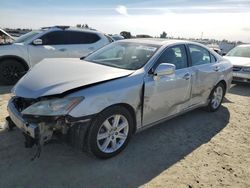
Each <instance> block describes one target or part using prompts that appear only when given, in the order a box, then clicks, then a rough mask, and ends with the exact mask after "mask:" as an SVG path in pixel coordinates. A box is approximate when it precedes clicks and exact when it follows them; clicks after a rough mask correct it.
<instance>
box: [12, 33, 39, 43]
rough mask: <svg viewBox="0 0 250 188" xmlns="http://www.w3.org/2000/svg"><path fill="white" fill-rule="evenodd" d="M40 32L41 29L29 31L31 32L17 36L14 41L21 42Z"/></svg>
mask: <svg viewBox="0 0 250 188" xmlns="http://www.w3.org/2000/svg"><path fill="white" fill-rule="evenodd" d="M39 33H41V31H31V32H28V33H26V34H24V35H22V36H20V37H18V38H17V39H16V40H15V43H23V42H25V41H27V40H29V39H31V38H33V37H34V36H36V35H37V34H39Z"/></svg>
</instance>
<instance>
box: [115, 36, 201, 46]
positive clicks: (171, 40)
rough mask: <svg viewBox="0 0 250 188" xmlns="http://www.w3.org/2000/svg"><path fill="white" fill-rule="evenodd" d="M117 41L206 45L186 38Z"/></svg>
mask: <svg viewBox="0 0 250 188" xmlns="http://www.w3.org/2000/svg"><path fill="white" fill-rule="evenodd" d="M117 42H133V43H141V44H149V45H150V44H151V45H157V46H167V45H171V44H177V43H188V44H197V45H200V46H204V45H202V44H200V43H197V42H191V41H186V40H175V39H161V38H136V39H125V40H121V41H117Z"/></svg>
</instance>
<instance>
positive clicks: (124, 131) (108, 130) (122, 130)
mask: <svg viewBox="0 0 250 188" xmlns="http://www.w3.org/2000/svg"><path fill="white" fill-rule="evenodd" d="M128 133H129V123H128V120H127V119H126V117H125V116H123V115H120V114H116V115H112V116H110V117H109V118H107V119H106V120H105V121H104V122H103V123H102V125H101V126H100V128H99V131H98V134H97V145H98V148H99V149H100V150H101V151H102V152H104V153H113V152H115V151H117V150H118V149H119V148H121V147H122V145H123V144H124V143H125V141H126V139H127V137H128Z"/></svg>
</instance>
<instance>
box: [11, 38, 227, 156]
mask: <svg viewBox="0 0 250 188" xmlns="http://www.w3.org/2000/svg"><path fill="white" fill-rule="evenodd" d="M48 67H50V68H49V69H48ZM62 75H63V76H62ZM231 80H232V65H231V63H230V62H229V61H227V60H225V59H224V58H223V57H221V56H219V55H218V54H217V53H216V52H214V51H212V50H210V49H209V48H207V47H205V46H203V45H201V44H198V43H194V42H187V41H175V40H160V39H131V40H121V41H117V42H114V43H112V44H109V45H107V46H105V47H103V48H101V49H99V50H97V51H96V52H94V53H92V54H91V55H89V56H87V57H86V58H85V59H84V60H80V59H53V60H52V59H51V60H44V62H41V63H39V64H38V65H36V66H35V67H34V68H33V69H32V70H31V71H29V72H28V73H27V74H26V75H25V76H24V77H23V78H22V79H21V80H20V81H19V82H18V83H17V84H16V85H15V87H14V89H13V97H12V98H11V99H10V101H9V103H8V111H9V115H10V118H11V121H9V123H10V124H13V123H14V124H15V125H16V126H17V127H18V128H20V129H21V130H22V131H23V132H24V133H25V135H26V143H29V144H28V146H32V145H33V144H34V143H38V144H39V145H43V143H44V142H47V141H49V140H50V139H51V138H52V136H53V134H54V133H55V132H60V133H62V134H63V135H69V136H70V138H71V139H70V140H73V141H72V142H73V143H74V145H76V146H77V147H79V148H80V149H83V148H84V149H85V150H86V151H88V152H90V153H92V154H94V155H95V156H97V157H100V158H109V157H113V156H115V155H116V154H118V153H119V152H121V151H122V150H123V149H124V148H125V147H126V145H127V144H128V142H129V140H130V138H131V136H132V135H133V134H135V133H137V132H138V131H140V130H143V129H145V128H148V127H150V126H152V125H155V124H158V123H160V122H162V121H165V120H167V119H170V118H173V117H175V116H177V115H179V114H182V113H184V112H187V111H190V110H193V109H195V108H198V107H202V106H205V107H206V108H207V110H208V111H211V112H214V111H216V110H218V109H219V107H220V105H221V102H222V99H223V97H224V95H225V93H226V91H227V90H228V89H229V88H230V83H231ZM201 123H202V122H201Z"/></svg>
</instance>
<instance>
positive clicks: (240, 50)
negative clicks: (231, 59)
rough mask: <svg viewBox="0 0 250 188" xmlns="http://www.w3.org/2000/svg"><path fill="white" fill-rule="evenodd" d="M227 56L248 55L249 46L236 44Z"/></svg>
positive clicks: (249, 51)
mask: <svg viewBox="0 0 250 188" xmlns="http://www.w3.org/2000/svg"><path fill="white" fill-rule="evenodd" d="M227 56H237V57H250V46H237V47H235V48H234V49H232V50H231V51H229V52H228V54H227Z"/></svg>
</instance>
